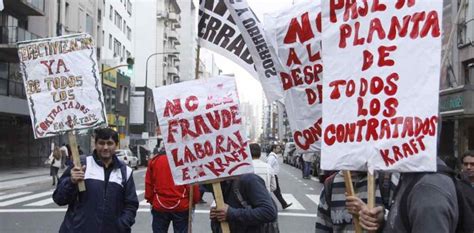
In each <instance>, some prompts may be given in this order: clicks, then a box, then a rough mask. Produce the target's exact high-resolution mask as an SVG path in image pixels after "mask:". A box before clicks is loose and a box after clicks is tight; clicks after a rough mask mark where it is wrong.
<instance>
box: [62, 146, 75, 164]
mask: <svg viewBox="0 0 474 233" xmlns="http://www.w3.org/2000/svg"><path fill="white" fill-rule="evenodd" d="M60 150H61V168H65V167H66V166H69V164H68V163H69V162H68V161H70V160H72V159H71V155H72V152H71V147H69V145H67V144H66V143H63V145H62V146H61V148H60Z"/></svg>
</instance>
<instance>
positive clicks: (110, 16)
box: [109, 6, 114, 21]
mask: <svg viewBox="0 0 474 233" xmlns="http://www.w3.org/2000/svg"><path fill="white" fill-rule="evenodd" d="M113 13H114V8H113V7H112V6H110V12H109V19H110V21H112V16H113Z"/></svg>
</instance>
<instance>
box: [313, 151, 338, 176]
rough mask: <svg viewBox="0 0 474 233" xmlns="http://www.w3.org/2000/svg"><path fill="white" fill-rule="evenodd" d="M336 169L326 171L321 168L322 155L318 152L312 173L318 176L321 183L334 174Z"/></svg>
mask: <svg viewBox="0 0 474 233" xmlns="http://www.w3.org/2000/svg"><path fill="white" fill-rule="evenodd" d="M334 172H335V171H326V170H323V169H321V155H320V154H319V153H318V154H317V155H316V159H315V160H314V162H313V166H312V171H311V174H313V176H315V177H318V180H319V183H324V181H325V180H326V178H328V177H329V176H330V175H332V174H333V173H334Z"/></svg>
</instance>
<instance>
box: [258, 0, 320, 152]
mask: <svg viewBox="0 0 474 233" xmlns="http://www.w3.org/2000/svg"><path fill="white" fill-rule="evenodd" d="M320 17H321V3H320V1H319V0H315V1H303V2H300V3H298V4H297V5H293V6H292V7H291V8H290V9H286V10H283V11H281V12H277V13H274V14H271V15H266V16H265V33H266V37H267V38H268V40H269V42H270V44H271V45H272V47H271V50H274V51H276V53H277V54H278V57H279V60H280V61H281V63H278V64H277V71H278V74H279V76H280V78H281V85H282V87H283V91H284V104H285V108H286V112H287V114H288V120H289V122H290V126H291V130H292V133H293V140H294V142H295V145H296V146H297V149H298V151H300V152H314V151H320V150H321V134H322V129H321V123H322V118H321V117H322V112H321V108H322V106H321V100H322V80H321V78H322V71H323V66H322V62H321V18H320Z"/></svg>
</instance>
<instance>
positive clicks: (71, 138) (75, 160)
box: [67, 131, 86, 192]
mask: <svg viewBox="0 0 474 233" xmlns="http://www.w3.org/2000/svg"><path fill="white" fill-rule="evenodd" d="M67 135H68V137H69V145H70V146H71V152H72V160H73V163H74V166H75V167H78V168H82V165H81V158H80V157H79V151H78V150H77V142H76V135H75V134H74V133H73V132H72V131H71V132H69V133H67ZM77 187H78V188H79V192H84V191H86V185H85V183H84V181H80V182H79V183H77Z"/></svg>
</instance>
